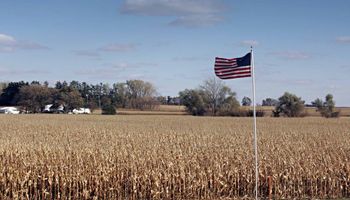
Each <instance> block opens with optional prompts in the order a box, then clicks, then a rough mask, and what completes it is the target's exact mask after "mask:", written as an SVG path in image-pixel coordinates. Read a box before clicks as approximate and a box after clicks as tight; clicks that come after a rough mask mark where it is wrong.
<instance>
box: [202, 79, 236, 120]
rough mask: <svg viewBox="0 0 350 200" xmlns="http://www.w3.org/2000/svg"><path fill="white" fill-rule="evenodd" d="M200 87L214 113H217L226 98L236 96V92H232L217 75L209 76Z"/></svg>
mask: <svg viewBox="0 0 350 200" xmlns="http://www.w3.org/2000/svg"><path fill="white" fill-rule="evenodd" d="M200 89H201V90H202V92H203V95H204V101H206V102H207V105H208V106H209V109H210V111H211V112H212V115H216V114H217V112H218V111H219V109H220V107H221V106H222V105H224V102H225V100H226V98H228V97H229V96H231V97H235V95H236V93H235V92H232V91H231V89H230V88H229V87H227V86H226V85H225V84H224V82H223V81H222V80H220V79H218V78H216V77H213V78H209V79H207V80H205V81H204V82H203V84H202V85H201V86H200Z"/></svg>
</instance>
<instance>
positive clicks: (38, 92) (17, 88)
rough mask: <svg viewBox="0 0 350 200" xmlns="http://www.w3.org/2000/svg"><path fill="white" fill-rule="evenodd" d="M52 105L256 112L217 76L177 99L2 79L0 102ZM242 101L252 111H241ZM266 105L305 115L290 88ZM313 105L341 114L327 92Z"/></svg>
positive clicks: (140, 85)
mask: <svg viewBox="0 0 350 200" xmlns="http://www.w3.org/2000/svg"><path fill="white" fill-rule="evenodd" d="M47 104H52V105H53V108H55V107H58V106H63V107H64V110H65V112H69V111H71V110H72V109H74V108H79V107H86V108H90V109H92V110H94V109H96V108H101V109H102V111H103V113H105V114H115V113H116V111H115V110H116V108H129V109H139V110H152V109H154V108H156V107H157V106H158V105H160V104H175V105H184V106H185V107H186V110H187V111H188V113H190V114H192V115H196V116H203V115H210V116H253V111H252V110H251V109H249V106H251V104H252V101H251V99H250V98H249V97H243V99H242V101H241V104H240V102H239V101H238V100H237V98H236V93H235V92H234V91H232V90H231V89H230V88H229V87H228V86H226V85H225V84H224V82H223V81H221V80H219V79H217V78H210V79H207V80H205V81H204V82H203V83H202V84H201V85H199V87H197V88H195V89H185V90H183V91H180V92H179V96H178V97H170V96H168V97H164V96H160V95H159V94H158V92H157V90H156V88H155V86H154V85H153V84H152V83H150V82H147V81H143V80H128V81H126V82H123V83H114V84H112V85H109V84H107V83H99V84H87V83H86V82H79V81H71V82H70V83H67V82H66V81H62V82H61V81H57V82H56V83H55V85H54V86H53V87H50V86H49V84H48V82H46V81H45V82H43V83H40V82H38V81H32V82H31V83H29V82H24V81H19V82H10V83H0V106H21V107H22V108H23V109H24V110H25V111H26V112H30V113H39V112H42V110H43V108H44V107H45V105H47ZM241 105H242V106H246V107H248V109H241ZM261 105H262V106H273V107H274V110H273V112H272V114H273V116H274V117H280V116H285V117H302V116H305V115H306V112H305V101H304V100H302V99H301V97H298V96H297V95H295V94H291V93H288V92H286V93H284V94H283V95H282V96H281V97H279V98H278V99H273V98H266V99H264V100H263V101H262V104H261ZM311 106H313V107H316V108H317V111H318V112H320V114H321V115H322V116H324V117H338V116H339V111H336V110H335V102H334V100H333V96H332V95H331V94H328V95H326V97H325V101H323V100H321V99H319V98H317V99H316V100H315V101H313V102H311ZM256 114H257V116H264V115H265V112H264V111H263V110H258V111H257V112H256Z"/></svg>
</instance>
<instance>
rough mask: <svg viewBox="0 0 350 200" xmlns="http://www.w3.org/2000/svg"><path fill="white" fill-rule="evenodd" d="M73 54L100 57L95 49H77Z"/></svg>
mask: <svg viewBox="0 0 350 200" xmlns="http://www.w3.org/2000/svg"><path fill="white" fill-rule="evenodd" d="M74 53H75V55H77V56H86V57H90V58H98V57H100V54H99V53H98V52H96V51H90V50H78V51H74Z"/></svg>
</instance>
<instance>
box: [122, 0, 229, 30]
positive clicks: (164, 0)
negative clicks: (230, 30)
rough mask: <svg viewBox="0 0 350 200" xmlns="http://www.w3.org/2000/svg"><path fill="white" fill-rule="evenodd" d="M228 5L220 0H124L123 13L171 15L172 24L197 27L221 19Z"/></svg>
mask: <svg viewBox="0 0 350 200" xmlns="http://www.w3.org/2000/svg"><path fill="white" fill-rule="evenodd" d="M227 8H228V5H227V4H226V3H225V2H224V1H222V0H201V1H200V2H199V1H197V0H176V1H169V0H125V1H124V3H123V5H122V7H121V9H120V11H121V13H123V14H130V15H144V16H172V17H175V20H173V21H171V22H170V23H169V24H170V25H174V26H185V27H199V26H208V25H213V24H217V23H218V22H221V21H223V19H224V18H223V17H222V13H223V12H225V11H227V10H228V9H227Z"/></svg>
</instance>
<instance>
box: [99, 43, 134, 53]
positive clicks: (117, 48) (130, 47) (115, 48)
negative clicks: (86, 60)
mask: <svg viewBox="0 0 350 200" xmlns="http://www.w3.org/2000/svg"><path fill="white" fill-rule="evenodd" d="M98 50H99V51H106V52H129V51H134V50H136V44H131V43H130V44H121V43H114V44H109V45H106V46H104V47H101V48H99V49H98Z"/></svg>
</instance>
